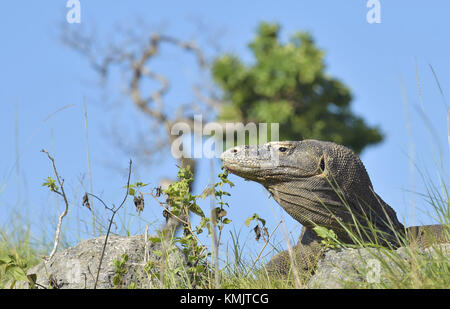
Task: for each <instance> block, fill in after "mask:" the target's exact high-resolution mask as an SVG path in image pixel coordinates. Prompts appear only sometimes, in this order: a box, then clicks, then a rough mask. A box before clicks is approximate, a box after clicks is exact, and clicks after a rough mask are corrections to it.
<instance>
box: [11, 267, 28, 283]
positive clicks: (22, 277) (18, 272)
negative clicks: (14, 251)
mask: <svg viewBox="0 0 450 309" xmlns="http://www.w3.org/2000/svg"><path fill="white" fill-rule="evenodd" d="M8 273H10V274H11V275H12V277H13V278H14V279H15V280H17V281H28V277H27V274H26V273H25V271H24V270H23V269H22V268H20V267H19V266H13V267H11V268H9V269H8Z"/></svg>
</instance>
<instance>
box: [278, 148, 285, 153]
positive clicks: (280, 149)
mask: <svg viewBox="0 0 450 309" xmlns="http://www.w3.org/2000/svg"><path fill="white" fill-rule="evenodd" d="M278 150H279V151H280V152H286V151H287V148H286V147H280V148H278Z"/></svg>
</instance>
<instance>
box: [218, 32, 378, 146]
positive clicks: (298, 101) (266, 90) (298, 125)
mask: <svg viewBox="0 0 450 309" xmlns="http://www.w3.org/2000/svg"><path fill="white" fill-rule="evenodd" d="M279 31H280V27H279V26H278V25H277V24H268V23H262V24H261V25H260V26H259V28H258V31H257V35H256V37H255V39H254V40H253V42H252V43H251V44H250V45H249V47H250V49H251V51H252V52H253V55H254V57H255V62H254V63H253V64H252V65H246V64H244V63H242V62H241V61H240V59H239V58H238V57H237V56H234V55H224V56H222V57H220V58H218V59H216V61H215V62H214V64H213V68H212V73H213V78H214V80H215V81H216V83H217V84H218V85H219V87H220V88H221V89H222V91H223V94H224V99H225V100H226V101H228V102H229V103H227V104H225V106H224V108H223V109H222V111H221V113H220V115H219V119H220V120H222V121H239V122H243V123H248V122H256V123H259V122H267V123H276V122H278V123H279V124H280V132H279V134H280V136H279V137H280V140H299V139H306V138H313V139H321V140H329V141H334V142H336V143H339V144H343V145H346V146H348V147H350V148H352V149H353V150H354V151H355V152H357V153H360V152H361V151H362V150H363V148H364V147H366V146H367V145H370V144H376V143H378V142H380V141H381V140H382V139H383V136H382V133H381V132H380V130H379V128H377V127H370V126H368V125H366V124H365V122H364V120H363V119H362V118H361V117H359V116H357V115H354V114H353V113H352V111H351V109H350V103H351V101H352V95H351V93H350V90H349V89H348V88H347V86H345V85H344V84H343V83H342V82H341V81H339V80H338V79H336V78H333V77H330V76H328V75H327V74H326V72H325V64H324V52H323V51H322V50H320V49H319V48H317V47H316V45H315V43H314V41H313V38H312V37H311V35H309V34H308V33H305V32H297V33H296V34H294V36H292V38H291V39H290V40H289V42H288V43H286V44H283V43H281V42H280V41H279Z"/></svg>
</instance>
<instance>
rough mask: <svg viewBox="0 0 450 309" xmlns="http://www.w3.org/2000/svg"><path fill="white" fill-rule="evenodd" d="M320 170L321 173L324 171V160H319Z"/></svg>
mask: <svg viewBox="0 0 450 309" xmlns="http://www.w3.org/2000/svg"><path fill="white" fill-rule="evenodd" d="M320 170H321V171H322V172H323V171H324V170H325V159H324V158H323V157H322V158H320Z"/></svg>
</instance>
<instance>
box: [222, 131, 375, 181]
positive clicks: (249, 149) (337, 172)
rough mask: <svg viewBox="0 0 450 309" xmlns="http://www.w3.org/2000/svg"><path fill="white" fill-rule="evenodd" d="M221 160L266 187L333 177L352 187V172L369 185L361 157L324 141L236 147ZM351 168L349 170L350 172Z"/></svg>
mask: <svg viewBox="0 0 450 309" xmlns="http://www.w3.org/2000/svg"><path fill="white" fill-rule="evenodd" d="M221 159H222V161H223V165H224V167H225V168H226V169H227V170H228V171H230V172H231V173H233V174H235V175H237V176H240V177H243V178H245V179H248V180H253V181H256V182H259V183H261V184H263V185H265V186H266V185H270V184H276V183H278V182H289V181H292V180H296V179H297V180H300V179H303V180H307V179H310V180H316V181H319V180H321V181H323V178H326V177H330V176H331V177H333V178H334V179H337V180H341V182H342V185H344V186H345V185H351V184H350V183H349V182H350V181H352V180H354V178H350V179H349V177H347V176H348V175H349V172H351V170H355V171H356V170H357V171H358V178H361V177H362V178H364V182H366V183H367V182H369V183H370V180H369V177H368V175H367V173H366V171H365V168H364V166H363V164H362V163H361V161H360V160H359V158H358V157H357V156H356V155H355V154H354V153H353V152H352V151H351V150H350V149H348V148H346V147H343V146H340V145H337V144H334V143H331V142H324V141H317V140H304V141H282V142H270V143H267V144H264V145H258V146H237V147H234V148H231V149H228V150H227V151H225V152H224V153H223V154H222V156H221ZM349 169H350V171H349Z"/></svg>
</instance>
